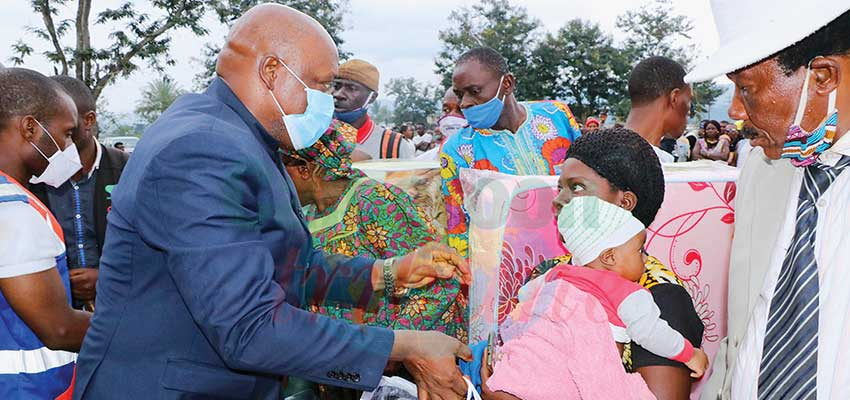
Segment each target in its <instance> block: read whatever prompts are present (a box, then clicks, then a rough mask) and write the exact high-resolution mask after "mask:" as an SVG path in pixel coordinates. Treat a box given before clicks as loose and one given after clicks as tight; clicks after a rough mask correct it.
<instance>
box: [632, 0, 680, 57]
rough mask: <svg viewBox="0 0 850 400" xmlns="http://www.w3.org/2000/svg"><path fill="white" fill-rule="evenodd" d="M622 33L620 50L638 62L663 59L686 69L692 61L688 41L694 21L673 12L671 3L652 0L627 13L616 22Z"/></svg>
mask: <svg viewBox="0 0 850 400" xmlns="http://www.w3.org/2000/svg"><path fill="white" fill-rule="evenodd" d="M617 27H618V28H620V29H621V30H622V31H623V32H624V33H625V34H626V39H625V41H624V42H623V51H624V52H625V53H626V55H627V56H628V57H629V58H630V59H631V60H632V61H633V62H638V61H640V60H643V59H645V58H648V57H651V56H664V57H668V58H672V59H673V60H676V61H678V62H679V63H681V64H682V65H685V66H688V65H690V63H691V60H692V58H693V56H692V54H693V50H694V49H693V47H692V46H688V45H686V44H684V43H687V42H688V41H690V40H691V31H692V30H693V28H694V26H693V21H691V19H690V18H688V17H686V16H684V15H675V14H673V12H672V3H671V1H670V0H655V1H654V2H652V3H648V4H644V5H643V6H641V7H640V8H638V9H636V10H630V11H626V13H625V14H623V15H621V16H620V17H619V18H618V19H617Z"/></svg>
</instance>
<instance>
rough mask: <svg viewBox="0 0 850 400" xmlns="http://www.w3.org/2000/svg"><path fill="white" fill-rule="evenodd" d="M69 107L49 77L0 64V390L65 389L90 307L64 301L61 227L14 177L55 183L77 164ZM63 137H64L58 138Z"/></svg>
mask: <svg viewBox="0 0 850 400" xmlns="http://www.w3.org/2000/svg"><path fill="white" fill-rule="evenodd" d="M76 125H77V109H76V106H75V105H74V103H73V101H72V100H71V98H70V97H69V96H68V95H67V94H66V93H65V92H64V91H63V90H62V88H61V87H60V86H59V85H58V84H57V83H56V82H54V81H52V80H50V79H49V78H47V77H45V76H44V75H41V74H39V73H38V72H35V71H31V70H27V69H23V68H8V69H3V70H0V221H2V222H0V319H2V321H3V323H0V398H2V399H31V398H44V399H48V398H49V399H53V398H56V397H57V396H59V395H61V394H63V393H65V392H66V391H68V389H69V387H70V386H71V383H72V376H73V373H74V365H75V360H76V354H75V353H72V352H76V351H79V349H80V346H81V345H82V343H83V337H84V336H85V333H86V330H87V329H88V326H89V319H90V317H91V314H90V313H88V312H85V311H77V310H74V309H72V308H71V297H70V283H69V279H68V266H67V262H66V260H65V242H64V239H63V235H62V228H61V227H60V225H59V223H58V222H57V221H56V219H55V218H54V217H53V215H52V214H51V213H50V211H49V210H48V209H47V207H45V206H44V204H42V203H41V202H40V201H39V200H38V199H37V198H36V197H35V195H33V194H32V193H30V192H29V191H28V190H27V189H26V188H25V187H24V186H23V184H22V183H25V182H31V183H42V182H43V183H45V184H48V185H51V186H54V187H56V186H60V185H61V184H62V183H64V182H65V181H67V180H68V178H70V177H71V176H72V175H73V174H75V173H76V172H77V171H79V169H80V168H81V165H80V162H79V155H78V153H77V152H76V147H74V146H73V144H70V143H71V139H70V137H71V132H72V131H73V129H74V128H76ZM66 143H69V145H67V146H66Z"/></svg>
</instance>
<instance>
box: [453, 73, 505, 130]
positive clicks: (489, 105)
mask: <svg viewBox="0 0 850 400" xmlns="http://www.w3.org/2000/svg"><path fill="white" fill-rule="evenodd" d="M504 80H505V76H504V75H502V78H501V79H499V88H498V89H497V90H496V96H494V97H493V98H492V99H490V101H488V102H486V103H484V104H479V105H477V106H472V107H468V108H466V109H464V110H462V111H463V116H464V117H466V121H467V122H469V126H471V127H473V128H476V129H490V128H492V127H493V125H496V122H498V121H499V117H500V116H501V115H502V109H503V108H505V102H504V100H502V99H500V98H499V93H500V92H501V91H502V81H504Z"/></svg>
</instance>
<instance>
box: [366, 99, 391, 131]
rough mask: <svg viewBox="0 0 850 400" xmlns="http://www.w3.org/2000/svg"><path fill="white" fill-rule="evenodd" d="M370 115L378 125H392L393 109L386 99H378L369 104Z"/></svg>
mask: <svg viewBox="0 0 850 400" xmlns="http://www.w3.org/2000/svg"><path fill="white" fill-rule="evenodd" d="M369 117H370V118H372V120H373V121H375V123H377V124H378V125H384V126H386V125H392V123H393V110H392V109H391V108H390V106H389V105H388V104H387V102H386V101H376V102H374V103H372V105H371V106H369Z"/></svg>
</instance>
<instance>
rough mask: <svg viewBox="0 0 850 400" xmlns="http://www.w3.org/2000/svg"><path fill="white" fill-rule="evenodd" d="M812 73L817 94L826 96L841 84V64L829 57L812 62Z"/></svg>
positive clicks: (818, 58)
mask: <svg viewBox="0 0 850 400" xmlns="http://www.w3.org/2000/svg"><path fill="white" fill-rule="evenodd" d="M812 73H813V75H814V76H815V84H816V85H817V93H818V94H819V95H821V96H827V95H829V94H830V93H832V91H834V90H836V89H838V85H840V84H841V82H840V81H841V63H840V62H839V61H838V60H836V59H835V57H834V56H830V57H817V58H815V59H814V60H812Z"/></svg>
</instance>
